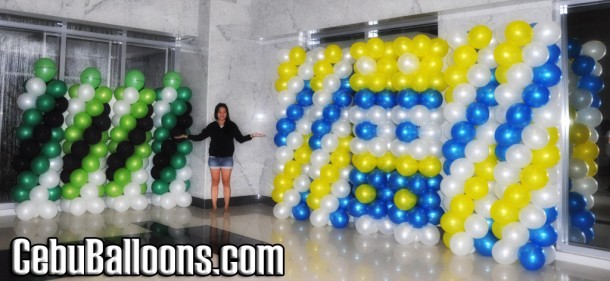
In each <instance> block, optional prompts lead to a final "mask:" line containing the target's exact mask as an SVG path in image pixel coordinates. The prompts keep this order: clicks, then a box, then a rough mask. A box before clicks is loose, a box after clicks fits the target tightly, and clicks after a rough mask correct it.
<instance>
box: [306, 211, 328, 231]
mask: <svg viewBox="0 0 610 281" xmlns="http://www.w3.org/2000/svg"><path fill="white" fill-rule="evenodd" d="M309 221H310V222H311V225H313V226H314V227H322V226H325V225H326V223H327V222H328V213H327V212H325V211H324V210H321V209H317V210H314V211H313V212H311V215H310V216H309Z"/></svg>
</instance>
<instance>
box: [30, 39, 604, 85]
mask: <svg viewBox="0 0 610 281" xmlns="http://www.w3.org/2000/svg"><path fill="white" fill-rule="evenodd" d="M580 54H581V55H585V56H590V57H592V58H593V59H594V60H596V61H598V60H600V59H602V58H603V57H604V56H605V55H606V45H604V43H602V42H601V41H598V40H591V41H588V42H587V43H584V44H582V49H581V50H580ZM28 92H30V91H29V90H28Z"/></svg>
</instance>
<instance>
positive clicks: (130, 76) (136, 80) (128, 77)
mask: <svg viewBox="0 0 610 281" xmlns="http://www.w3.org/2000/svg"><path fill="white" fill-rule="evenodd" d="M144 82H145V79H144V74H143V73H142V72H141V71H139V70H136V69H132V70H130V71H128V72H127V74H125V86H127V87H134V88H136V90H138V91H139V90H140V89H142V87H144Z"/></svg>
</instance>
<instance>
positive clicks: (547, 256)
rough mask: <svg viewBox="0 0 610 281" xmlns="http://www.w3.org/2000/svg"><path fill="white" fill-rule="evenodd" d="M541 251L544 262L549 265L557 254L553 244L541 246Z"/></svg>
mask: <svg viewBox="0 0 610 281" xmlns="http://www.w3.org/2000/svg"><path fill="white" fill-rule="evenodd" d="M542 250H543V251H542V252H544V264H545V265H549V264H551V263H553V262H554V261H555V257H556V255H557V251H556V250H555V246H552V245H551V246H549V247H544V248H542Z"/></svg>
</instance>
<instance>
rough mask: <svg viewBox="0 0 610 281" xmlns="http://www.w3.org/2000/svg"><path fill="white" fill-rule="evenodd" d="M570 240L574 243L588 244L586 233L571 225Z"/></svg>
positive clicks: (569, 230) (569, 229)
mask: <svg viewBox="0 0 610 281" xmlns="http://www.w3.org/2000/svg"><path fill="white" fill-rule="evenodd" d="M568 236H569V238H568V240H569V241H570V242H574V243H581V244H584V243H586V242H587V238H586V237H585V233H584V232H583V231H582V230H580V229H579V228H578V227H576V226H573V225H570V227H569V228H568Z"/></svg>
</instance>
